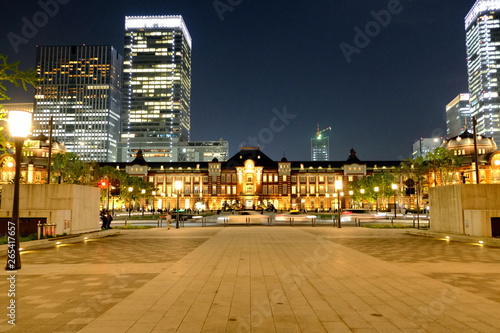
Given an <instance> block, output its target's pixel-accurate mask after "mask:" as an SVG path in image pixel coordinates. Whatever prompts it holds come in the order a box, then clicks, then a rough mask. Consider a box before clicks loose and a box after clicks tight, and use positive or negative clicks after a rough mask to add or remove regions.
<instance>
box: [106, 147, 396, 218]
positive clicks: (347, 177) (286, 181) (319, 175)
mask: <svg viewBox="0 0 500 333" xmlns="http://www.w3.org/2000/svg"><path fill="white" fill-rule="evenodd" d="M139 155H140V154H139ZM399 164H400V161H377V162H361V161H359V159H357V158H356V157H355V152H353V151H352V153H351V155H350V156H349V159H348V160H347V161H316V162H314V161H303V162H300V161H293V162H291V161H288V160H287V159H286V158H282V159H281V160H280V161H274V160H272V159H271V158H269V157H268V156H266V155H265V154H264V153H263V152H262V151H260V149H259V148H258V147H243V148H241V150H240V151H239V152H238V153H237V154H235V155H234V156H232V157H230V158H229V159H228V160H227V161H225V162H223V161H219V160H218V159H216V158H214V159H213V160H212V161H210V162H166V163H161V162H149V161H146V160H144V159H141V160H136V161H135V162H131V163H124V162H121V163H112V164H111V163H110V164H106V165H110V166H113V167H116V168H117V169H119V170H122V171H124V172H127V173H128V174H129V175H131V176H137V177H142V178H143V179H144V180H146V181H148V182H151V183H153V184H154V187H155V188H156V189H157V190H156V197H155V203H154V207H156V208H159V209H172V208H175V205H176V199H177V198H176V189H175V186H174V185H175V182H176V181H181V182H182V188H181V190H180V207H181V209H188V208H189V209H201V208H200V207H204V209H221V208H222V207H225V206H229V207H233V208H238V209H262V208H265V207H268V206H269V205H270V204H272V205H273V206H274V207H275V208H276V209H280V210H281V209H283V210H288V209H307V210H316V209H318V210H319V211H329V210H334V209H337V208H338V206H339V197H338V192H337V190H336V188H335V181H339V180H341V181H342V182H343V186H344V190H345V195H344V196H343V197H342V198H341V202H342V205H343V206H344V207H350V206H351V205H352V204H353V200H352V197H351V196H350V194H349V192H348V191H347V189H348V188H349V184H350V183H351V182H354V181H356V180H358V179H360V178H363V177H366V176H368V175H371V174H373V173H377V172H382V171H390V170H392V169H394V168H395V167H397V166H399ZM101 165H103V164H101Z"/></svg>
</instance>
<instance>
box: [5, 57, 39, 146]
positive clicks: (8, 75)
mask: <svg viewBox="0 0 500 333" xmlns="http://www.w3.org/2000/svg"><path fill="white" fill-rule="evenodd" d="M8 60H9V59H8V57H7V56H6V55H3V54H0V100H9V99H10V97H9V96H8V95H7V87H6V86H5V85H4V83H11V84H13V85H14V86H16V87H22V88H23V89H24V90H28V86H29V85H31V86H35V84H36V82H37V80H38V79H37V75H36V71H35V70H33V69H28V70H25V71H22V70H20V69H19V62H14V63H9V61H8ZM1 109H2V107H1V105H0V119H5V115H6V113H5V112H4V111H3V110H1ZM4 142H6V136H5V134H4V129H3V128H2V127H0V153H3V152H5V148H4V146H5V145H4Z"/></svg>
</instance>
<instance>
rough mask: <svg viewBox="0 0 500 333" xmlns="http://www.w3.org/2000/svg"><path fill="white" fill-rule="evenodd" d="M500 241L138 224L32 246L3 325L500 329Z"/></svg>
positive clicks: (1, 283) (0, 299) (2, 286)
mask: <svg viewBox="0 0 500 333" xmlns="http://www.w3.org/2000/svg"><path fill="white" fill-rule="evenodd" d="M450 249H451V250H450ZM495 250H497V249H491V248H486V247H484V248H483V247H477V246H471V245H469V244H464V243H448V242H442V241H436V240H433V239H427V238H420V237H412V236H407V235H405V234H404V232H402V231H397V230H370V229H364V228H342V229H337V228H326V227H318V228H311V227H295V228H285V227H284V228H272V227H271V228H269V227H256V226H252V227H250V228H248V227H242V228H185V229H182V228H181V229H179V230H168V231H167V230H161V229H156V230H155V229H151V230H146V231H139V230H138V231H127V232H124V233H123V234H121V235H119V236H116V237H109V238H107V239H102V240H99V241H93V242H86V243H82V244H73V245H71V246H63V247H58V248H54V249H47V250H40V251H29V252H27V253H24V254H23V255H22V258H23V269H22V270H21V271H20V272H19V273H18V276H17V282H18V287H19V295H18V297H19V302H20V304H22V307H21V308H20V309H19V314H18V317H17V320H18V322H19V323H22V324H20V325H19V326H16V327H12V326H9V325H7V324H6V320H5V319H4V320H3V321H2V320H1V319H0V331H9V332H76V331H81V332H82V333H84V332H101V331H102V332H175V331H177V332H183V333H184V332H238V331H240V332H250V331H252V332H419V333H422V332H457V331H460V332H495V331H497V328H498V327H500V319H497V318H498V313H499V312H500V303H499V300H498V298H495V297H490V300H488V299H487V295H485V293H490V294H492V293H497V294H498V291H499V290H500V289H497V283H499V281H498V280H499V278H498V276H499V275H498V274H496V273H500V269H498V268H496V267H497V266H498V265H497V264H498V263H499V261H500V259H499V258H498V255H497V254H498V253H499V252H498V251H495ZM154 251H156V252H154ZM146 258H147V259H148V260H146ZM38 263H40V264H38ZM41 263H43V264H41ZM450 273H451V274H450ZM481 273H484V274H481ZM6 274H7V273H5V272H4V274H3V276H5V275H6ZM75 282H76V283H75ZM443 282H444V283H443ZM481 285H485V286H486V287H485V288H481ZM1 290H7V281H6V280H5V279H0V291H1ZM58 291H60V292H58ZM7 301H8V300H7V298H6V295H5V293H3V294H2V293H1V292H0V304H6V303H4V302H7ZM21 309H22V311H21Z"/></svg>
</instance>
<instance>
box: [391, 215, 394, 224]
mask: <svg viewBox="0 0 500 333" xmlns="http://www.w3.org/2000/svg"><path fill="white" fill-rule="evenodd" d="M390 219H391V226H394V218H393V217H392V216H391V217H390Z"/></svg>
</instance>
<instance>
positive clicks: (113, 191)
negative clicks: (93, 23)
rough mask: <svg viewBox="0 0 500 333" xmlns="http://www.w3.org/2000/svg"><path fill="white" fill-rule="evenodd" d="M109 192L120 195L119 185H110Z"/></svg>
mask: <svg viewBox="0 0 500 333" xmlns="http://www.w3.org/2000/svg"><path fill="white" fill-rule="evenodd" d="M110 194H111V195H120V188H119V187H114V186H112V187H111V191H110Z"/></svg>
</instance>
